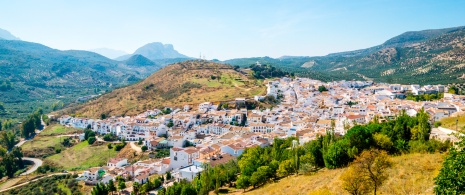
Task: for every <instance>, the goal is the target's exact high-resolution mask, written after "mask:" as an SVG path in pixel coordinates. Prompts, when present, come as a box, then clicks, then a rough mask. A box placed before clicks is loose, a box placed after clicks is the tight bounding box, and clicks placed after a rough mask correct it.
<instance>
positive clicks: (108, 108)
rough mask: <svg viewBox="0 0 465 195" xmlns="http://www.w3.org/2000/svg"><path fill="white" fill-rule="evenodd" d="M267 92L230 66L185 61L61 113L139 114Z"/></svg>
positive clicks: (91, 115) (86, 114) (90, 115)
mask: <svg viewBox="0 0 465 195" xmlns="http://www.w3.org/2000/svg"><path fill="white" fill-rule="evenodd" d="M265 91H266V88H265V86H264V85H262V84H261V82H260V81H258V80H251V79H249V78H247V77H246V76H245V75H243V74H241V73H239V72H237V71H235V70H234V69H233V67H231V66H228V65H224V64H218V63H213V62H207V61H185V62H180V63H176V64H172V65H169V66H166V67H164V68H162V69H160V70H159V71H157V72H155V73H154V74H152V75H151V76H149V77H148V78H147V79H145V80H143V81H141V82H138V83H136V84H134V85H131V86H128V87H124V88H120V89H117V90H114V91H112V92H110V93H108V94H105V95H103V96H101V97H99V98H98V99H95V100H91V101H89V102H88V103H85V104H82V105H76V106H72V107H70V108H67V109H65V110H63V111H61V112H60V114H64V113H68V114H70V113H75V114H78V115H82V116H87V117H94V118H98V117H100V114H102V113H105V114H106V115H107V116H109V115H136V114H140V113H141V112H143V111H146V110H147V109H153V108H163V107H164V106H179V107H180V106H183V105H186V104H194V105H197V104H199V103H202V102H205V101H212V102H215V101H226V100H234V98H236V97H253V95H257V94H263V93H265Z"/></svg>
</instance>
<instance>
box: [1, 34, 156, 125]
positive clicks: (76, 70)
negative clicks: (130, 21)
mask: <svg viewBox="0 0 465 195" xmlns="http://www.w3.org/2000/svg"><path fill="white" fill-rule="evenodd" d="M141 62H142V63H141ZM138 63H141V64H138ZM159 68H160V66H158V65H155V64H154V63H153V62H152V64H150V60H148V61H147V60H145V61H141V60H139V61H138V60H133V61H130V63H129V64H128V62H118V61H115V60H111V59H108V58H106V57H103V56H101V55H99V54H96V53H93V52H88V51H78V50H69V51H61V50H56V49H52V48H49V47H47V46H44V45H41V44H37V43H31V42H25V41H14V40H0V75H1V77H0V92H1V93H0V102H4V103H5V110H6V112H3V113H2V115H0V118H15V117H22V116H24V115H26V114H28V113H31V111H32V110H33V109H35V108H37V107H39V106H41V107H42V108H44V109H45V111H50V110H52V105H53V104H55V106H54V107H55V108H56V105H61V104H62V103H65V104H66V103H69V102H74V101H75V100H76V99H77V98H78V97H80V96H87V95H96V94H99V93H104V92H106V91H109V90H112V89H114V88H115V87H118V86H124V85H128V84H131V83H134V82H136V81H139V80H140V79H142V78H145V77H147V76H148V75H150V74H151V73H153V72H155V71H156V70H158V69H159Z"/></svg>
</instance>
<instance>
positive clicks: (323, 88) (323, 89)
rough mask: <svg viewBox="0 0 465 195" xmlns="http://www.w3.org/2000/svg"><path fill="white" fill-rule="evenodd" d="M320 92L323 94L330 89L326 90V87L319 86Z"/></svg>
mask: <svg viewBox="0 0 465 195" xmlns="http://www.w3.org/2000/svg"><path fill="white" fill-rule="evenodd" d="M318 91H319V92H323V91H328V89H326V87H325V86H323V85H321V86H318Z"/></svg>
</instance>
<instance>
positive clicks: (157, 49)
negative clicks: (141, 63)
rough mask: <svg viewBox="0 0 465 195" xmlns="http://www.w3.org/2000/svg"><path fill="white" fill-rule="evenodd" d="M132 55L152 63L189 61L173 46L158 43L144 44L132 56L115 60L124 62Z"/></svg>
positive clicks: (129, 55) (124, 56)
mask: <svg viewBox="0 0 465 195" xmlns="http://www.w3.org/2000/svg"><path fill="white" fill-rule="evenodd" d="M132 55H142V56H144V57H146V58H148V59H149V60H152V61H157V60H160V59H176V58H179V59H190V57H188V56H186V55H183V54H180V53H179V52H178V51H176V50H175V49H174V47H173V45H171V44H163V43H160V42H154V43H149V44H146V45H144V46H142V47H140V48H139V49H137V50H136V51H135V52H134V53H133V54H128V55H123V56H120V57H118V58H115V59H116V60H119V61H124V60H127V59H129V58H130V57H131V56H132Z"/></svg>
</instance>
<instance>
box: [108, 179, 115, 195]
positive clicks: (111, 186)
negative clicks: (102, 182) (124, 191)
mask: <svg viewBox="0 0 465 195" xmlns="http://www.w3.org/2000/svg"><path fill="white" fill-rule="evenodd" d="M107 190H108V192H110V193H111V194H113V192H116V186H115V183H113V180H112V179H110V181H108V185H107Z"/></svg>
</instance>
